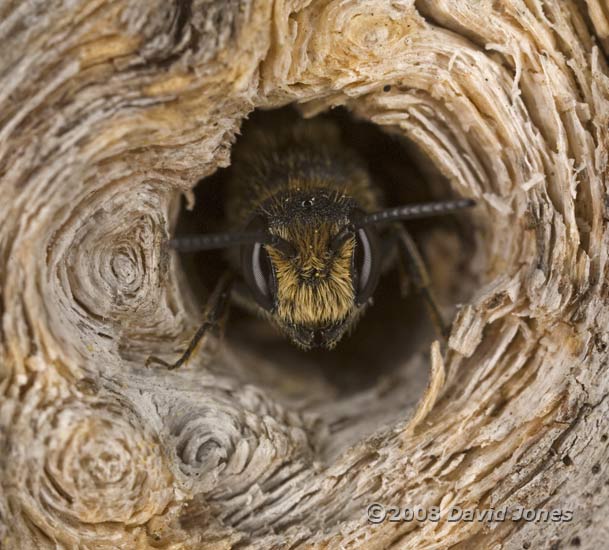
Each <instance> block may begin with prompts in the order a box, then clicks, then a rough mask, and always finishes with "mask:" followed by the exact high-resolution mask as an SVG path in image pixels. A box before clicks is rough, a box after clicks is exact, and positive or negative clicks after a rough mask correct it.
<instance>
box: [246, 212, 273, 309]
mask: <svg viewBox="0 0 609 550" xmlns="http://www.w3.org/2000/svg"><path fill="white" fill-rule="evenodd" d="M262 226H264V223H263V220H261V219H258V218H256V219H255V220H254V221H252V223H250V224H249V226H248V230H254V229H259V228H260V227H262ZM241 269H242V271H243V278H244V279H245V282H246V284H247V286H248V287H249V289H250V291H251V292H252V295H253V297H254V299H255V300H256V302H257V303H258V305H259V306H260V307H262V308H264V309H266V310H271V309H273V307H274V305H275V294H276V281H275V270H274V269H273V265H272V264H271V259H270V258H269V255H268V253H267V251H266V249H265V247H264V245H263V244H262V243H253V244H248V245H245V246H242V247H241Z"/></svg>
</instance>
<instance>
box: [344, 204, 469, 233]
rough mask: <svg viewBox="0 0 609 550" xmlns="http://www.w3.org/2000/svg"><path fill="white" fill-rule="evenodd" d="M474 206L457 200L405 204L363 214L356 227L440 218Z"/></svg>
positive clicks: (356, 222)
mask: <svg viewBox="0 0 609 550" xmlns="http://www.w3.org/2000/svg"><path fill="white" fill-rule="evenodd" d="M475 204H476V201H474V200H472V199H457V200H452V201H438V202H424V203H420V204H407V205H405V206H397V207H395V208H387V209H385V210H381V211H380V212H374V213H373V214H365V215H363V216H361V217H359V219H357V220H355V225H356V227H363V226H364V225H374V224H377V223H387V222H393V221H398V220H412V219H415V218H427V217H430V216H441V215H443V214H448V213H450V212H455V211H456V210H463V209H464V208H471V207H472V206H474V205H475Z"/></svg>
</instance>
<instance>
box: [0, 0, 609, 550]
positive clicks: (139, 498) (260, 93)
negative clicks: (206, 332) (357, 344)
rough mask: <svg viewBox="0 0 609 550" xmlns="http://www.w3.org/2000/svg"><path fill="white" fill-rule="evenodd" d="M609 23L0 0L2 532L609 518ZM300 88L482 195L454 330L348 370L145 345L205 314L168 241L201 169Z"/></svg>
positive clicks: (184, 534)
mask: <svg viewBox="0 0 609 550" xmlns="http://www.w3.org/2000/svg"><path fill="white" fill-rule="evenodd" d="M595 35H596V38H595ZM608 36H609V8H608V7H607V4H606V2H605V0H585V2H583V1H570V0H546V1H543V2H542V1H540V0H527V1H524V0H521V1H519V0H509V1H508V0H506V1H491V0H419V1H418V2H412V1H408V0H404V1H397V0H396V1H392V2H390V1H388V0H387V1H384V0H365V1H364V0H362V1H350V2H349V1H347V2H345V1H338V0H336V1H325V0H323V1H322V0H314V1H306V0H294V1H288V0H285V1H279V0H277V1H275V2H271V1H269V0H256V1H253V0H252V1H250V0H241V1H239V0H231V1H222V0H194V1H181V2H177V1H176V2H170V1H167V0H150V1H146V2H136V1H133V0H131V1H127V0H125V1H117V2H107V1H104V0H95V1H78V0H74V1H67V0H63V1H61V0H56V1H51V2H40V1H33V0H32V1H10V0H4V1H2V2H1V3H0V44H1V45H2V47H1V53H0V69H1V70H0V106H1V108H0V174H1V187H0V189H1V195H0V196H1V197H2V198H1V200H0V220H1V221H0V285H1V286H0V313H1V314H2V324H1V325H0V396H1V397H0V399H1V401H0V449H1V451H0V541H1V543H0V546H1V547H2V548H6V549H7V550H8V549H10V550H13V549H30V548H32V549H34V548H45V549H46V548H89V549H110V548H128V549H131V548H171V549H177V548H185V549H195V548H210V549H220V548H230V547H231V545H234V546H235V547H238V548H261V549H268V548H336V549H339V548H365V549H366V550H373V549H382V548H413V549H423V548H426V549H431V548H437V549H440V548H459V549H472V548H481V549H491V548H509V549H512V548H513V549H519V548H531V549H538V548H568V547H570V545H572V544H573V545H576V544H579V547H580V548H586V549H598V548H603V547H605V546H606V541H607V538H608V537H609V522H608V521H607V517H606V514H607V512H608V508H607V498H608V496H609V482H607V479H608V477H607V476H608V471H607V460H608V458H609V457H608V454H609V452H608V449H609V446H608V442H607V436H608V435H609V426H608V425H607V415H608V408H609V401H608V400H607V395H609V378H608V376H607V372H606V364H607V346H608V343H609V335H608V334H607V327H608V326H609V310H608V309H607V300H608V292H607V270H608V263H607V258H608V254H609V248H608V245H609V232H608V228H607V219H608V216H607V213H606V209H607V202H608V201H607V195H606V193H607V191H606V186H607V183H608V177H607V174H608V171H607V161H608V154H609V141H608V138H609V70H608V68H607V62H606V57H605V56H606V55H607V52H608V51H609V42H608V40H609V38H608ZM386 85H391V89H389V91H384V90H383V88H384V87H385V86H386ZM293 101H297V102H299V103H301V109H302V111H303V113H305V114H307V115H312V114H314V113H316V112H322V111H324V110H326V109H328V108H329V107H331V106H334V105H345V106H346V107H347V108H348V109H349V110H351V111H352V112H353V113H355V114H356V115H357V116H360V117H363V118H365V119H368V120H371V121H373V122H375V123H376V124H378V125H380V126H383V127H384V128H386V129H387V130H388V131H391V132H394V133H401V134H402V135H404V136H405V137H407V138H408V139H410V140H411V141H412V142H414V143H415V144H417V146H418V147H419V148H420V149H421V150H422V151H423V153H424V155H426V156H428V157H429V158H430V159H431V160H432V162H433V163H434V165H435V166H436V168H437V169H438V170H439V171H440V172H441V173H442V174H444V175H445V176H446V177H447V178H448V179H449V180H450V182H451V185H452V187H453V189H454V192H455V193H456V194H460V195H462V196H468V197H474V198H476V199H477V200H478V201H479V203H480V206H479V207H478V208H477V209H476V211H475V212H474V213H473V214H472V218H471V219H472V222H471V223H472V226H471V227H472V231H473V235H474V240H475V253H474V255H473V257H472V258H471V264H470V268H469V270H470V271H471V273H470V275H469V276H468V277H470V283H468V284H469V285H470V287H473V291H472V292H471V293H470V296H469V297H468V300H467V303H465V304H464V305H463V306H462V307H461V308H460V309H459V311H458V314H457V317H456V320H455V323H454V325H453V329H452V334H451V337H450V341H449V350H448V351H446V350H445V351H444V353H441V351H440V349H439V347H438V346H437V344H435V345H434V347H433V348H432V350H431V352H430V349H429V343H428V342H425V343H424V344H421V346H420V349H419V350H418V351H416V352H415V353H411V354H410V355H409V356H408V358H407V359H404V361H403V362H402V363H400V364H399V365H398V366H397V367H396V368H395V369H394V370H393V371H392V372H391V373H390V374H388V375H387V376H384V377H381V378H380V379H379V380H378V382H377V383H376V385H375V386H372V387H369V388H367V389H366V390H363V391H361V392H355V393H351V394H349V395H337V394H336V393H335V392H333V390H332V388H330V387H329V386H328V384H327V383H325V382H324V380H323V378H322V377H319V376H316V375H314V374H307V371H306V370H298V369H296V370H294V371H293V372H292V371H289V370H286V369H284V368H282V365H278V364H277V361H273V360H271V359H268V358H266V357H265V354H264V353H263V350H260V349H257V348H255V347H253V348H251V349H250V348H248V347H247V346H245V345H244V346H235V345H234V346H231V345H227V346H225V347H223V348H222V349H221V350H220V352H219V354H218V355H216V356H215V357H214V359H213V360H212V362H211V363H210V364H209V366H208V368H205V367H204V366H203V363H204V361H205V358H206V355H205V353H202V354H200V356H199V357H198V359H197V360H196V361H195V362H194V363H193V364H191V365H189V367H188V368H187V369H184V370H183V371H179V372H172V373H166V372H164V371H163V370H162V369H146V368H144V367H143V362H144V359H145V358H146V357H147V355H148V354H150V353H161V354H162V353H165V354H166V355H171V352H172V351H174V352H175V349H176V347H179V346H177V344H176V341H178V342H179V341H180V338H181V339H184V335H185V334H189V333H190V332H191V331H192V330H193V327H195V325H196V323H197V321H198V317H199V306H198V305H197V303H196V302H195V301H193V299H192V294H191V293H190V291H189V289H188V285H187V284H186V279H185V277H184V275H183V273H182V271H181V268H180V265H179V263H178V262H177V258H176V257H175V256H174V255H173V254H171V253H169V252H168V250H167V248H166V247H165V246H164V244H163V243H164V242H165V239H166V238H167V236H168V235H169V234H170V232H171V231H172V228H173V227H174V223H175V218H176V214H177V203H178V197H179V195H180V191H183V192H188V191H189V189H191V188H192V187H193V186H194V185H195V183H196V182H197V181H198V180H199V179H200V178H202V177H203V176H206V175H208V174H210V173H212V172H213V171H214V170H215V169H216V168H217V167H220V166H226V165H227V164H228V163H229V158H230V146H231V143H232V141H233V139H234V136H235V133H236V132H237V130H238V128H239V125H240V122H241V120H242V118H243V117H244V116H245V115H247V113H248V112H250V111H251V110H253V109H254V108H258V107H263V108H269V107H274V106H280V105H283V104H286V103H289V102H293ZM450 238H451V237H450V236H446V235H440V234H439V235H437V236H436V239H435V241H434V240H432V241H430V243H429V244H428V250H427V253H428V255H430V256H433V255H434V254H436V257H437V259H438V261H436V262H434V265H433V270H434V272H435V273H434V278H435V280H441V279H442V272H443V270H444V269H446V265H447V264H446V262H450V261H451V259H450V254H446V253H443V252H442V250H443V249H442V248H441V247H442V245H443V244H444V245H445V244H446V242H451V241H450ZM455 243H456V244H455V246H454V247H449V249H455V250H453V254H454V255H455V256H458V254H459V251H458V241H455ZM453 260H454V258H453ZM463 277H464V284H465V279H466V277H465V275H464V276H463ZM472 281H475V282H472ZM444 298H445V300H446V302H447V303H448V302H449V301H450V298H451V296H444ZM452 298H454V296H452ZM396 359H397V360H399V359H400V358H399V357H397V358H396ZM197 361H198V365H197ZM304 367H306V365H304ZM311 372H314V370H312V371H311ZM429 373H432V374H431V375H430V374H429ZM429 376H431V379H430V380H428V377H429ZM425 388H427V389H425ZM374 501H380V502H384V503H386V504H403V505H405V504H418V505H421V506H432V505H440V504H441V505H442V506H443V507H449V506H457V505H458V506H462V507H478V508H487V507H490V506H495V507H501V506H504V505H513V506H515V505H524V506H527V507H531V508H544V509H553V508H557V507H562V508H565V509H570V510H573V512H574V515H573V520H572V521H571V522H563V523H545V524H539V523H513V522H505V523H498V524H495V525H492V526H489V525H487V524H484V523H479V522H471V523H465V522H460V523H448V522H445V521H441V522H439V523H433V522H425V523H391V522H384V523H382V524H379V525H370V524H368V523H367V521H366V516H365V507H366V505H367V504H368V503H371V502H374Z"/></svg>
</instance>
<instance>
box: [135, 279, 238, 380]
mask: <svg viewBox="0 0 609 550" xmlns="http://www.w3.org/2000/svg"><path fill="white" fill-rule="evenodd" d="M231 286H232V277H231V276H230V275H229V274H228V273H226V274H225V275H223V276H222V277H221V278H220V280H219V281H218V282H217V283H216V286H215V287H214V290H213V292H212V293H211V296H210V297H209V299H208V301H207V304H206V306H205V320H204V321H203V323H202V324H201V326H200V327H199V329H198V330H197V332H195V334H194V336H193V337H192V338H191V339H190V343H189V344H188V347H187V348H186V350H185V351H184V352H183V353H182V355H181V356H180V358H179V359H178V360H177V361H176V362H175V363H167V362H166V361H163V359H160V358H159V357H154V356H150V357H148V359H147V360H146V366H147V367H148V366H150V364H151V363H158V364H160V365H162V366H164V367H166V368H167V369H168V370H174V369H177V368H179V367H181V366H182V365H183V364H184V363H185V362H186V361H188V359H190V356H191V355H192V354H193V352H194V351H195V349H196V347H197V346H198V344H199V342H200V341H201V340H202V338H203V337H204V336H205V335H206V334H207V333H208V332H209V331H210V330H213V329H214V328H216V327H219V328H220V330H221V331H222V332H223V331H224V325H225V321H226V317H227V316H228V309H229V308H228V303H229V297H230V292H231Z"/></svg>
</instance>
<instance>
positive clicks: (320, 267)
mask: <svg viewBox="0 0 609 550" xmlns="http://www.w3.org/2000/svg"><path fill="white" fill-rule="evenodd" d="M230 173H231V175H230V179H229V181H228V183H227V185H228V188H227V189H228V190H227V201H226V219H227V221H228V225H229V227H230V228H231V230H230V231H226V232H222V233H213V234H195V235H181V236H176V237H174V238H173V239H171V240H170V242H169V244H170V246H171V247H172V248H173V249H175V250H177V251H180V252H195V251H201V250H210V249H226V250H227V252H226V257H227V262H228V264H229V265H230V270H229V271H228V272H227V273H226V274H225V275H224V276H223V277H221V278H220V280H219V281H218V283H217V285H216V287H215V288H214V291H213V292H212V293H211V296H210V298H209V299H208V303H207V306H206V312H205V321H204V322H203V324H202V325H201V327H200V328H199V330H198V331H197V332H196V334H195V335H194V337H193V338H192V339H191V341H190V344H189V346H188V348H187V349H186V351H184V353H183V354H182V355H181V357H180V358H179V359H178V360H177V361H176V362H175V363H173V364H168V363H165V362H164V361H162V360H160V359H158V358H149V360H154V361H156V362H160V363H162V364H164V365H165V366H167V367H168V368H170V369H172V368H177V367H179V366H180V365H182V364H183V363H184V362H185V361H187V360H188V358H189V357H190V356H191V354H192V353H193V351H194V350H195V348H196V346H197V345H198V343H199V341H200V340H201V339H202V338H203V336H204V335H205V334H206V333H207V332H208V331H209V330H210V329H212V328H214V327H216V326H217V325H218V324H219V323H221V322H222V321H223V319H225V318H226V311H227V308H228V303H229V301H230V298H232V299H233V301H234V302H236V303H237V304H240V305H241V306H243V307H245V308H246V309H248V310H250V311H252V312H255V313H257V314H258V315H260V316H262V317H264V318H266V319H267V320H268V321H270V322H271V323H273V324H274V325H276V326H277V327H278V328H279V330H280V331H281V332H282V333H283V334H285V335H286V336H287V337H288V338H289V339H290V340H291V341H292V342H293V343H294V344H295V345H296V346H298V347H300V348H302V349H305V350H308V349H311V348H313V347H322V348H327V349H331V348H333V347H334V346H336V344H337V343H338V342H339V341H340V340H341V338H343V336H344V335H345V334H346V333H348V332H349V331H350V330H351V329H352V328H353V327H354V326H355V325H356V323H357V321H358V319H359V318H360V317H361V316H362V315H363V314H364V312H365V310H366V309H367V308H368V307H370V306H371V304H372V298H373V295H374V291H375V289H376V287H377V284H378V281H379V276H380V275H381V273H382V272H384V271H386V270H387V269H390V268H391V267H392V266H394V265H395V264H396V263H397V261H398V259H399V261H401V262H402V264H403V266H404V268H405V271H406V272H407V273H408V275H409V277H410V278H411V279H412V281H413V282H414V283H415V285H416V286H417V288H418V289H419V290H421V292H422V293H423V296H424V298H425V300H426V303H427V304H428V308H429V311H430V314H431V316H432V320H433V321H434V324H435V325H436V327H438V331H439V332H440V333H445V332H446V328H445V325H444V323H443V321H442V318H441V315H440V313H439V310H438V307H437V305H436V302H435V299H434V298H433V294H432V292H431V289H430V288H429V277H428V275H427V272H426V269H425V266H424V264H423V262H422V260H421V256H420V254H419V252H418V251H417V248H416V246H415V244H414V241H413V240H412V238H411V236H410V235H409V233H408V232H407V230H406V229H405V227H404V226H403V224H402V223H400V222H401V221H403V220H410V219H414V218H422V217H428V216H437V215H442V214H447V213H451V212H455V211H458V210H461V209H464V208H468V207H471V206H473V205H474V201H473V200H470V199H457V200H446V201H439V202H430V203H422V204H409V205H404V206H398V207H393V208H384V207H383V196H382V193H381V190H380V189H379V187H378V186H377V185H376V184H375V183H374V182H373V180H372V178H371V175H370V173H369V171H368V169H367V167H366V164H365V162H364V160H363V159H362V158H361V157H360V156H359V155H358V153H356V152H355V151H354V150H353V149H351V148H349V147H348V146H347V145H345V143H344V142H343V140H342V139H341V135H340V129H339V127H338V126H337V125H336V124H335V123H333V122H332V121H330V120H327V119H309V120H306V119H304V120H303V119H300V120H297V121H295V122H293V123H289V124H284V125H280V126H279V127H277V126H274V127H272V128H270V129H269V128H266V127H261V128H258V129H257V130H255V131H253V132H250V133H249V134H247V136H244V137H243V139H242V140H240V141H239V142H238V143H237V144H236V145H235V147H234V148H233V151H232V159H231V168H230ZM396 252H397V254H396Z"/></svg>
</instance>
